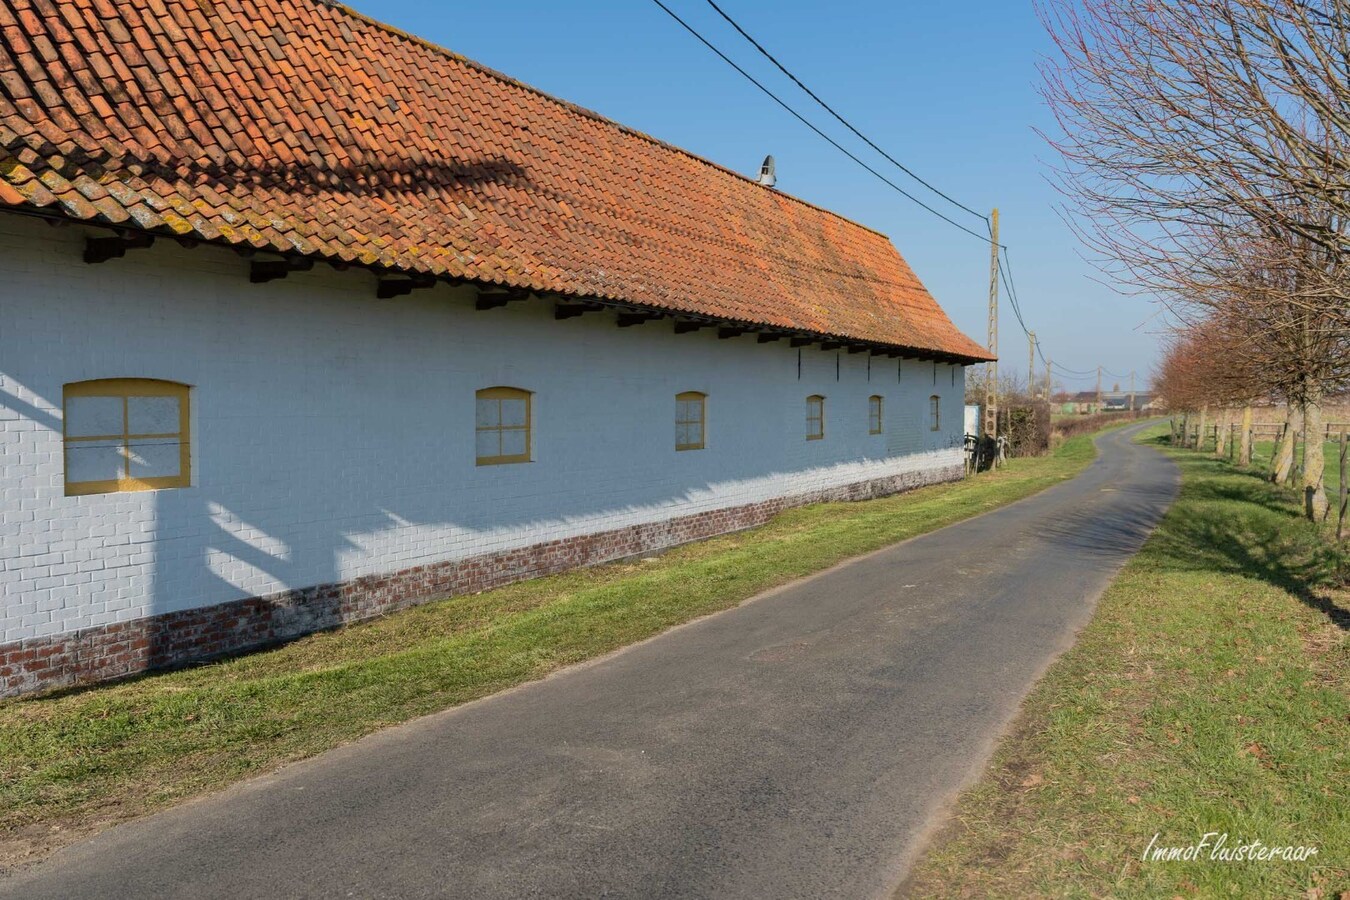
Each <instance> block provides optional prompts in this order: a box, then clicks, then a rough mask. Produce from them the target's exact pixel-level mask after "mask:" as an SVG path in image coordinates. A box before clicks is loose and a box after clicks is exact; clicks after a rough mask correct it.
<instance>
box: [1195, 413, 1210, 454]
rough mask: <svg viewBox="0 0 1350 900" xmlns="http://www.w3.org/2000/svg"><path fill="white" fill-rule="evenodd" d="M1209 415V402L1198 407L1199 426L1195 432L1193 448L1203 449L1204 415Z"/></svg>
mask: <svg viewBox="0 0 1350 900" xmlns="http://www.w3.org/2000/svg"><path fill="white" fill-rule="evenodd" d="M1208 415H1209V404H1208V403H1206V404H1205V405H1204V406H1202V407H1200V427H1199V428H1198V429H1196V432H1195V449H1197V450H1203V449H1205V417H1206V416H1208Z"/></svg>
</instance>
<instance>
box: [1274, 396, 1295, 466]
mask: <svg viewBox="0 0 1350 900" xmlns="http://www.w3.org/2000/svg"><path fill="white" fill-rule="evenodd" d="M1294 436H1295V431H1294V407H1293V406H1292V405H1291V406H1290V407H1289V412H1288V413H1287V417H1286V418H1285V422H1284V431H1283V432H1282V433H1281V434H1280V440H1279V443H1277V444H1276V445H1275V452H1274V454H1273V455H1272V456H1271V460H1270V462H1271V474H1270V480H1271V481H1273V482H1275V483H1276V484H1286V483H1288V481H1289V472H1290V471H1291V470H1292V469H1293V468H1294Z"/></svg>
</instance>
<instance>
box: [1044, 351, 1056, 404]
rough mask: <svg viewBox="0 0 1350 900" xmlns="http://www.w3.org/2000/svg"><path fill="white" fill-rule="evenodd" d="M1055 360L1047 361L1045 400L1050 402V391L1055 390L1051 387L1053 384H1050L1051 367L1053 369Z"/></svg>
mask: <svg viewBox="0 0 1350 900" xmlns="http://www.w3.org/2000/svg"><path fill="white" fill-rule="evenodd" d="M1053 362H1054V360H1053V359H1047V360H1046V361H1045V402H1046V403H1049V402H1050V392H1051V391H1052V390H1053V388H1052V387H1051V384H1050V369H1051V364H1052V363H1053Z"/></svg>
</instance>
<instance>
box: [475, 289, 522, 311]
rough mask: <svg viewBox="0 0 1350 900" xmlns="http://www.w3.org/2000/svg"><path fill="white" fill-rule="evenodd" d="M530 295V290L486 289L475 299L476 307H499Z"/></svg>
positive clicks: (481, 308) (483, 308)
mask: <svg viewBox="0 0 1350 900" xmlns="http://www.w3.org/2000/svg"><path fill="white" fill-rule="evenodd" d="M529 296H530V292H529V291H484V290H480V291H479V292H478V299H477V300H475V301H474V309H477V310H485V309H497V308H498V307H502V306H505V305H506V304H508V303H517V302H519V301H521V300H524V299H526V298H527V297H529Z"/></svg>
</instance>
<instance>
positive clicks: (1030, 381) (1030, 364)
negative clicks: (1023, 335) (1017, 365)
mask: <svg viewBox="0 0 1350 900" xmlns="http://www.w3.org/2000/svg"><path fill="white" fill-rule="evenodd" d="M1027 396H1028V397H1029V398H1033V399H1034V398H1035V396H1036V332H1034V331H1028V332H1027Z"/></svg>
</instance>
